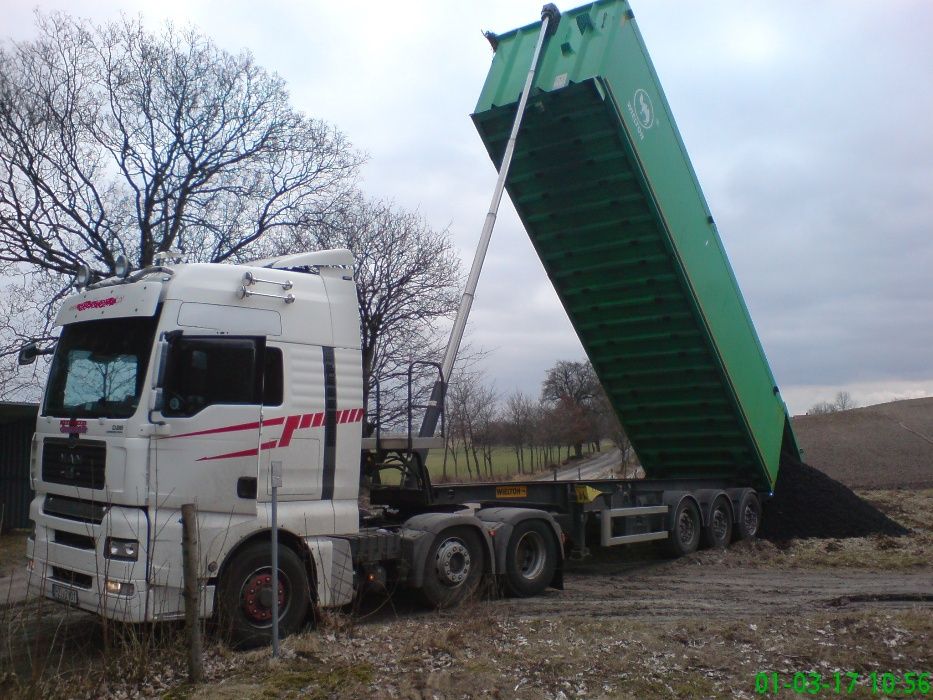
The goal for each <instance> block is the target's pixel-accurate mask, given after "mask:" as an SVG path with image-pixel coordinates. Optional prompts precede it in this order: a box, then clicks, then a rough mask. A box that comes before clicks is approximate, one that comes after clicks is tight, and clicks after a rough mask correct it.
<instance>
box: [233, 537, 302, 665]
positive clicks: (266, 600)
mask: <svg viewBox="0 0 933 700" xmlns="http://www.w3.org/2000/svg"><path fill="white" fill-rule="evenodd" d="M271 559H272V557H271V553H270V552H269V543H268V542H254V543H252V544H250V545H247V546H246V547H245V548H244V549H243V551H242V552H239V553H238V554H236V555H235V559H234V560H233V561H232V562H231V563H230V566H229V568H228V570H227V572H226V573H225V574H224V576H223V578H222V579H221V581H220V590H219V591H218V603H219V610H218V616H219V619H220V630H221V632H222V633H224V634H226V635H228V636H229V639H230V643H231V644H232V645H233V646H234V647H235V648H237V649H248V648H251V647H256V646H261V645H264V644H270V643H271V642H272V566H271ZM278 596H279V636H280V637H284V636H287V635H289V634H292V633H293V632H297V631H298V630H299V629H300V628H301V627H302V625H304V623H305V621H306V619H307V617H308V605H309V602H310V594H309V591H308V574H307V572H306V571H305V567H304V564H302V562H301V559H299V558H298V555H297V554H295V552H294V551H293V550H292V549H290V548H289V547H286V546H283V545H281V544H280V545H279V575H278Z"/></svg>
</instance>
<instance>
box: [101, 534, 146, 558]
mask: <svg viewBox="0 0 933 700" xmlns="http://www.w3.org/2000/svg"><path fill="white" fill-rule="evenodd" d="M104 557H105V558H107V559H120V560H121V561H136V560H137V559H138V558H139V541H138V540H121V539H119V538H117V537H108V538H107V539H106V540H105V541H104Z"/></svg>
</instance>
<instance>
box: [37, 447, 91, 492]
mask: <svg viewBox="0 0 933 700" xmlns="http://www.w3.org/2000/svg"><path fill="white" fill-rule="evenodd" d="M106 459H107V443H105V442H101V441H99V440H65V439H61V438H46V440H45V445H44V447H43V450H42V480H43V481H46V482H49V483H51V484H66V485H68V486H81V487H84V488H88V489H102V488H104V465H105V462H106Z"/></svg>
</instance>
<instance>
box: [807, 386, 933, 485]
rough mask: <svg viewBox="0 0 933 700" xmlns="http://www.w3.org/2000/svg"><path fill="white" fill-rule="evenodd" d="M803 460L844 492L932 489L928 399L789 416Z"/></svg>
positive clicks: (932, 407)
mask: <svg viewBox="0 0 933 700" xmlns="http://www.w3.org/2000/svg"><path fill="white" fill-rule="evenodd" d="M793 424H794V432H795V433H796V434H797V439H798V441H799V443H800V446H801V447H802V448H803V450H804V454H803V459H804V461H805V462H807V463H808V464H810V465H812V466H814V467H816V468H817V469H820V470H821V471H823V472H825V473H826V474H828V475H829V476H831V477H832V478H834V479H837V480H839V481H841V482H842V483H844V484H845V485H846V486H849V487H850V488H881V489H883V488H908V487H912V488H930V487H933V398H926V399H910V400H906V401H893V402H891V403H884V404H878V405H876V406H867V407H865V408H855V409H852V410H850V411H841V412H839V413H830V414H827V415H822V416H795V417H794V419H793Z"/></svg>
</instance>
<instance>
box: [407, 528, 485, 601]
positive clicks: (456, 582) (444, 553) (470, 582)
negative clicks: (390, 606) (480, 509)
mask: <svg viewBox="0 0 933 700" xmlns="http://www.w3.org/2000/svg"><path fill="white" fill-rule="evenodd" d="M482 576H483V543H482V542H481V541H480V538H479V535H477V534H476V532H475V531H474V530H473V529H472V528H469V527H451V528H448V529H447V530H444V531H443V532H440V533H438V534H437V536H436V537H435V538H434V542H432V543H431V549H430V550H428V558H427V560H426V561H425V563H424V583H423V584H422V585H421V595H422V596H423V597H424V600H425V602H426V603H427V604H428V605H429V606H430V607H432V608H451V607H454V606H456V605H459V604H460V603H462V602H463V601H464V600H466V599H467V598H469V597H470V596H471V595H473V593H475V592H476V589H477V588H478V587H479V583H480V579H481V578H482Z"/></svg>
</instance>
